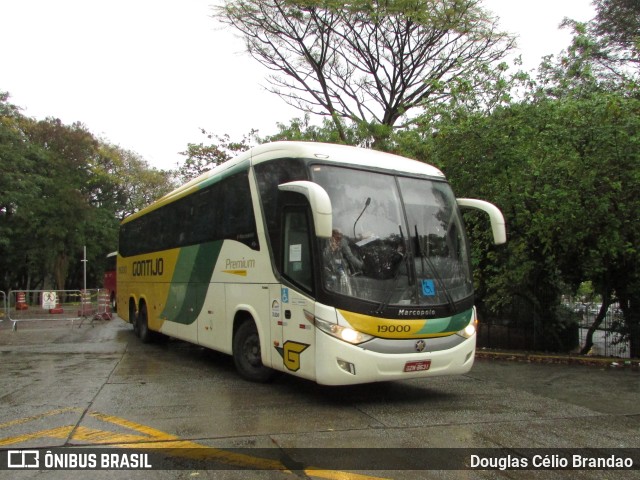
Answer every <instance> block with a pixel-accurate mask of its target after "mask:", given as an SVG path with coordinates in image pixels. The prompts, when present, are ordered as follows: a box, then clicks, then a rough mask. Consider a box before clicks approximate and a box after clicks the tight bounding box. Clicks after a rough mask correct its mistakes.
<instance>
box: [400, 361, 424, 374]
mask: <svg viewBox="0 0 640 480" xmlns="http://www.w3.org/2000/svg"><path fill="white" fill-rule="evenodd" d="M429 367H431V360H420V361H417V362H407V363H405V364H404V371H405V372H424V371H427V370H429Z"/></svg>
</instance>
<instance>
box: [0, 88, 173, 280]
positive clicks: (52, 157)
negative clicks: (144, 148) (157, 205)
mask: <svg viewBox="0 0 640 480" xmlns="http://www.w3.org/2000/svg"><path fill="white" fill-rule="evenodd" d="M8 100H9V95H8V94H6V93H5V94H0V171H1V172H2V174H1V175H0V290H9V289H15V288H24V289H37V288H43V287H47V288H52V287H54V288H58V289H63V288H80V287H82V277H83V275H82V270H83V268H82V263H81V262H80V260H81V258H82V250H83V246H84V245H86V246H87V259H88V261H89V262H88V281H89V282H90V285H94V286H96V285H100V284H101V282H102V280H101V276H102V271H103V268H104V259H105V255H106V254H107V253H108V252H110V251H113V250H115V249H116V248H117V229H118V223H119V220H120V219H122V218H123V217H124V216H125V215H127V214H129V213H133V212H134V211H136V210H138V209H139V208H142V207H143V206H145V205H146V204H147V203H149V201H151V200H153V199H155V198H157V197H158V196H161V195H162V194H164V193H166V192H167V191H168V190H169V189H170V188H171V187H172V185H171V183H170V174H169V173H168V172H158V171H157V170H153V169H150V168H149V166H148V165H147V164H146V162H144V161H143V160H141V159H140V158H139V157H137V155H135V154H133V153H131V152H126V151H123V150H122V149H120V148H118V147H114V146H112V145H109V144H108V143H106V142H104V141H102V140H99V139H97V138H96V137H95V136H94V135H93V134H91V133H90V132H89V131H88V130H87V128H86V127H85V126H83V125H82V124H80V123H74V124H72V125H65V124H63V123H62V122H61V121H60V120H58V119H54V118H48V119H45V120H41V121H36V120H34V119H31V118H27V117H24V116H22V115H21V114H20V110H19V108H17V107H15V106H14V105H11V104H10V103H9V101H8Z"/></svg>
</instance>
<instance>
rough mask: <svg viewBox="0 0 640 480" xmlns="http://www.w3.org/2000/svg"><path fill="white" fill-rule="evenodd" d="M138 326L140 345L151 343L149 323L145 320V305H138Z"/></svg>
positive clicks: (151, 335) (151, 334)
mask: <svg viewBox="0 0 640 480" xmlns="http://www.w3.org/2000/svg"><path fill="white" fill-rule="evenodd" d="M136 323H137V324H138V336H139V337H140V340H141V341H142V343H151V342H152V341H153V332H152V331H151V330H149V321H148V320H147V305H146V304H144V303H143V304H142V305H140V310H139V312H138V317H137V319H136Z"/></svg>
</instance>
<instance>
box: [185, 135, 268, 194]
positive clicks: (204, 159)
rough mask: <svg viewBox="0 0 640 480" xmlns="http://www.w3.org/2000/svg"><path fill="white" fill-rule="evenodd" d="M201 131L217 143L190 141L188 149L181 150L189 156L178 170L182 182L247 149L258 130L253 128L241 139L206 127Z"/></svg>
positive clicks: (255, 138)
mask: <svg viewBox="0 0 640 480" xmlns="http://www.w3.org/2000/svg"><path fill="white" fill-rule="evenodd" d="M200 132H201V133H202V134H203V135H205V136H206V137H207V139H209V140H214V142H215V143H211V144H210V145H205V144H204V143H203V142H200V143H198V144H196V143H189V144H188V146H187V150H185V151H184V152H180V155H184V156H186V157H187V159H186V160H185V162H184V163H183V164H182V166H180V167H179V168H178V170H177V176H178V178H179V179H180V181H181V182H182V183H186V182H188V181H189V180H191V179H193V178H196V177H198V176H200V175H202V174H203V173H204V172H206V171H208V170H210V169H212V168H213V167H215V166H216V165H220V164H221V163H224V162H226V161H227V160H230V159H231V158H233V157H234V156H235V155H238V154H240V153H242V152H244V151H245V150H248V149H249V148H251V142H252V140H257V133H258V131H257V130H251V131H250V132H249V133H248V134H246V135H244V136H243V137H242V139H240V140H239V141H232V140H231V137H230V136H229V135H227V134H224V135H222V136H219V135H215V134H213V133H209V132H207V131H206V130H205V129H204V128H201V129H200Z"/></svg>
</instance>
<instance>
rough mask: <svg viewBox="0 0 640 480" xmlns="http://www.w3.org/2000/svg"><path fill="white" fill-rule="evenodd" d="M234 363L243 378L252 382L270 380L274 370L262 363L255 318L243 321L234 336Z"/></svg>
mask: <svg viewBox="0 0 640 480" xmlns="http://www.w3.org/2000/svg"><path fill="white" fill-rule="evenodd" d="M233 363H234V364H235V366H236V369H237V370H238V373H239V374H240V376H242V377H243V378H245V379H247V380H250V381H252V382H260V383H264V382H268V381H269V380H271V378H273V375H274V373H275V372H274V371H273V370H272V369H270V368H268V367H265V366H264V365H263V364H262V356H261V352H260V336H259V335H258V329H257V328H256V324H255V323H253V320H245V321H243V322H242V323H241V324H240V326H239V327H238V329H237V330H236V333H235V334H234V336H233Z"/></svg>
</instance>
